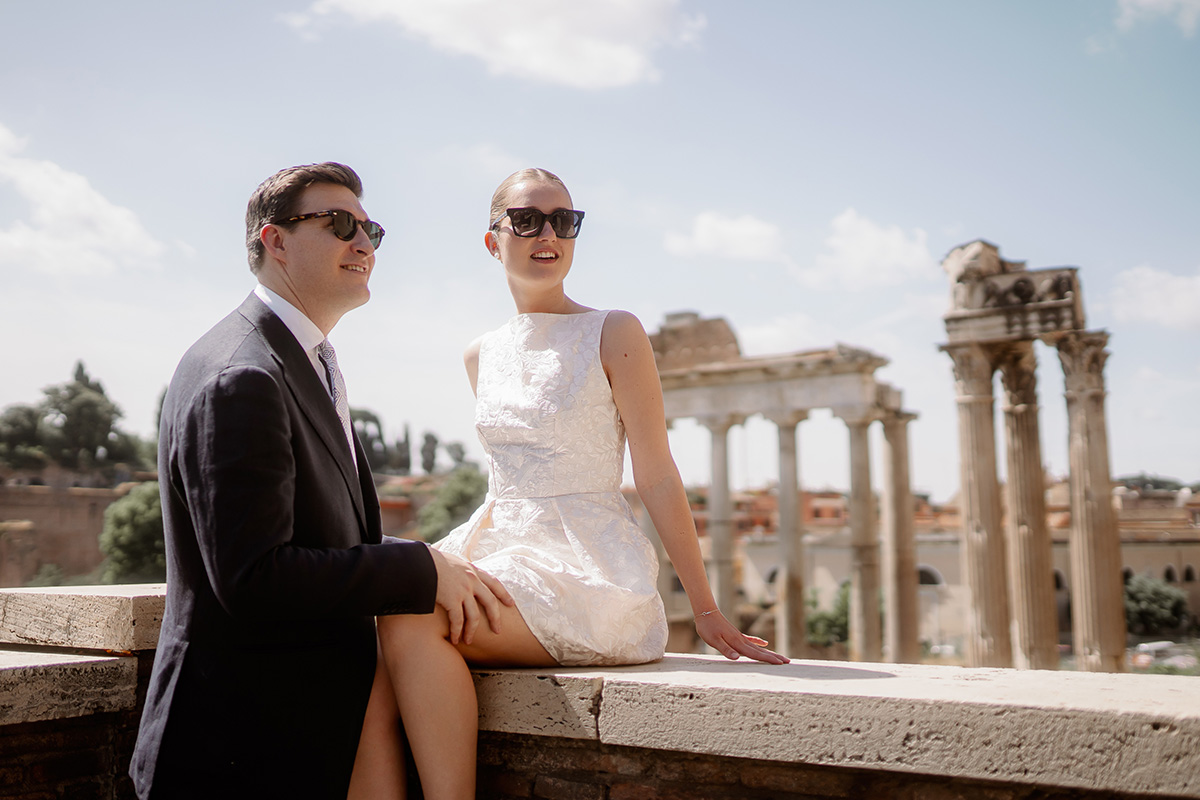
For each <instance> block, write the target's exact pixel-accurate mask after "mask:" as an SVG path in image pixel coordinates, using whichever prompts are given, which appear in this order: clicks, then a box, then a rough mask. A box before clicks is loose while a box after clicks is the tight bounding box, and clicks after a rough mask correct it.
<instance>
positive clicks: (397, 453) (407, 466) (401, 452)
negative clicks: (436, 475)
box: [388, 423, 412, 475]
mask: <svg viewBox="0 0 1200 800" xmlns="http://www.w3.org/2000/svg"><path fill="white" fill-rule="evenodd" d="M388 467H390V468H391V469H392V471H394V472H395V473H396V474H398V475H409V474H411V473H412V437H410V436H409V434H408V424H407V423H405V425H404V438H403V439H397V440H396V442H395V444H393V445H392V450H391V456H390V457H389V458H388Z"/></svg>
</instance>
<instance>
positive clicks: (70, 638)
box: [0, 585, 1200, 798]
mask: <svg viewBox="0 0 1200 800" xmlns="http://www.w3.org/2000/svg"><path fill="white" fill-rule="evenodd" d="M163 591H164V587H162V586H161V585H150V586H148V585H141V586H128V587H64V588H61V589H38V590H31V589H24V590H4V591H0V641H4V642H8V643H9V644H8V645H7V646H6V645H0V725H12V724H16V723H20V722H33V721H39V720H50V719H61V718H67V717H72V716H84V715H88V714H99V713H102V712H105V711H130V712H132V711H136V708H137V684H138V680H139V657H138V656H134V655H116V656H114V655H106V654H104V653H103V652H92V653H83V654H80V653H75V652H69V651H66V650H64V649H63V648H67V647H81V646H83V645H80V644H79V642H84V641H86V642H93V643H95V642H104V643H105V644H103V645H101V646H100V647H97V646H96V645H95V644H92V645H88V647H90V648H92V649H93V650H112V651H120V652H130V651H133V652H136V651H143V652H142V653H141V660H142V662H143V664H145V663H148V662H146V661H145V659H146V657H147V656H148V655H149V653H148V652H145V651H147V650H148V647H147V646H146V645H147V643H148V642H149V643H150V644H149V648H152V647H153V642H154V641H155V640H156V638H157V631H158V625H159V623H160V622H161V619H162V599H163ZM123 615H124V616H123ZM92 616H95V619H92ZM98 631H99V633H98ZM39 636H45V637H46V639H47V640H48V641H46V642H44V644H46V645H50V646H48V647H34V646H33V645H34V644H36V643H37V638H38V637H39ZM135 645H136V646H135ZM140 673H141V679H142V680H144V679H145V674H144V673H145V670H144V669H142V670H140ZM475 679H476V686H477V688H478V692H479V699H480V727H481V728H482V729H483V730H486V731H493V732H496V733H499V734H506V735H513V736H539V737H557V738H562V739H574V740H587V741H591V742H596V743H599V745H602V746H607V745H612V746H615V747H633V748H643V749H648V750H658V751H668V752H676V753H689V754H696V755H704V756H713V757H717V758H731V759H750V760H756V761H769V762H778V763H780V764H790V765H807V766H812V767H828V768H835V769H836V768H839V767H841V768H847V769H853V770H879V771H880V772H884V773H888V772H890V773H893V774H910V775H924V776H932V777H934V778H941V777H944V778H946V779H949V780H951V781H953V780H956V779H958V780H978V781H989V782H993V783H996V782H999V783H1007V784H1013V785H1017V786H1031V787H1032V786H1036V787H1061V788H1063V789H1079V790H1087V791H1092V792H1107V793H1112V795H1113V796H1159V797H1191V798H1200V679H1197V678H1192V677H1182V676H1170V675H1106V674H1098V673H1077V672H1052V671H1017V670H1006V669H969V668H962V667H943V666H929V665H919V664H868V663H845V662H833V661H796V662H793V663H791V664H788V665H785V666H767V665H763V664H757V663H753V662H747V661H744V660H743V661H741V662H737V663H732V662H728V661H726V660H725V659H723V658H720V657H717V656H692V655H668V656H667V657H666V658H665V659H663V660H662V661H660V662H658V663H655V664H645V665H640V666H633V667H613V668H604V669H595V668H556V669H521V670H477V671H476V672H475Z"/></svg>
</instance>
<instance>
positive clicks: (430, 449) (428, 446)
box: [421, 432, 438, 475]
mask: <svg viewBox="0 0 1200 800" xmlns="http://www.w3.org/2000/svg"><path fill="white" fill-rule="evenodd" d="M437 449H438V437H437V436H436V435H434V434H432V433H429V432H426V433H425V441H424V442H422V443H421V469H423V470H425V474H426V475H432V474H433V469H434V467H435V466H437Z"/></svg>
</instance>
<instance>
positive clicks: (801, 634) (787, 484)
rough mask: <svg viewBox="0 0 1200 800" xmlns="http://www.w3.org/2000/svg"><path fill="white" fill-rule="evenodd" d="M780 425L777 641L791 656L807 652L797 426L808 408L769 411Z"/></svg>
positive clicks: (802, 525) (769, 416) (787, 654)
mask: <svg viewBox="0 0 1200 800" xmlns="http://www.w3.org/2000/svg"><path fill="white" fill-rule="evenodd" d="M767 417H768V419H770V420H771V421H772V422H774V423H775V424H776V425H777V426H778V427H779V530H778V534H779V550H780V555H781V560H782V561H783V564H782V565H781V568H780V570H779V572H778V573H776V577H775V596H776V600H775V642H774V643H773V645H774V646H775V647H776V648H778V650H779V652H781V653H783V654H784V655H785V656H788V657H789V658H802V657H803V656H804V655H805V653H806V652H807V649H808V648H807V644H806V641H807V633H806V630H805V626H804V514H803V510H802V509H801V508H800V477H799V466H798V463H797V458H796V456H797V447H796V426H797V425H799V424H800V422H801V421H802V420H805V419H808V412H807V411H791V412H786V413H777V414H768V415H767Z"/></svg>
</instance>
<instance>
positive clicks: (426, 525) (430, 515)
mask: <svg viewBox="0 0 1200 800" xmlns="http://www.w3.org/2000/svg"><path fill="white" fill-rule="evenodd" d="M486 495H487V476H486V475H484V474H483V473H481V472H480V471H479V470H478V469H477V468H475V467H474V466H473V465H470V464H468V465H466V466H462V467H459V468H458V469H456V470H454V472H451V473H450V475H449V476H447V478H446V482H445V483H443V484H442V487H441V488H440V489H438V491H437V494H435V495H434V496H433V499H432V500H430V501H429V502H428V503H426V504H425V506H424V507H422V508H421V510H420V512H419V513H418V514H417V522H418V533H419V535H420V537H421V538H422V539H424V540H425V541H427V542H429V543H430V544H433V543H434V542H436V541H437V540H439V539H441V538H443V537H445V535H446V534H447V533H449V532H450V531H452V530H454V529H455V528H456V527H457V526H459V525H461V524H462V523H464V522H466V521H467V520H468V519H469V518H470V516H471V514H472V512H474V511H475V509H477V508H478V507H479V504H480V503H482V502H483V498H484V497H485V496H486Z"/></svg>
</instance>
